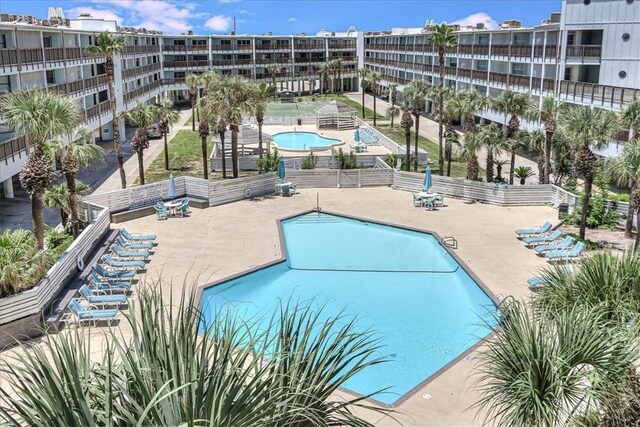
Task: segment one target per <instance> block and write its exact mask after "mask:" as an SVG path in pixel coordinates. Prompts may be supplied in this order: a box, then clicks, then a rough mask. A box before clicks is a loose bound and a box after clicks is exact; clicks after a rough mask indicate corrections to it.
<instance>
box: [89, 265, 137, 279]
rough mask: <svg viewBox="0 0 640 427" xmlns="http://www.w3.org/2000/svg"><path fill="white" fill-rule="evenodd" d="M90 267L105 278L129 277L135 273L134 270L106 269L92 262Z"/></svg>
mask: <svg viewBox="0 0 640 427" xmlns="http://www.w3.org/2000/svg"><path fill="white" fill-rule="evenodd" d="M91 269H92V270H93V271H95V272H96V273H97V275H98V276H100V277H102V278H103V279H105V280H122V279H129V278H131V277H133V276H135V275H136V271H134V270H115V271H114V270H107V269H106V268H104V267H103V266H101V265H100V264H98V263H95V264H93V265H92V266H91Z"/></svg>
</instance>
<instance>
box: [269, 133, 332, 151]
mask: <svg viewBox="0 0 640 427" xmlns="http://www.w3.org/2000/svg"><path fill="white" fill-rule="evenodd" d="M273 142H274V143H275V144H276V145H277V146H278V148H279V149H282V150H292V151H304V150H309V149H312V148H326V149H329V148H331V147H332V146H334V145H341V144H343V142H342V141H341V140H339V139H334V138H327V137H324V136H322V135H319V134H317V133H315V132H281V133H276V134H275V135H273Z"/></svg>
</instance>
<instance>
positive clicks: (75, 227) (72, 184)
mask: <svg viewBox="0 0 640 427" xmlns="http://www.w3.org/2000/svg"><path fill="white" fill-rule="evenodd" d="M64 177H65V179H66V181H67V189H68V191H69V209H70V210H71V233H72V234H73V238H74V239H75V238H76V237H78V235H79V234H80V227H79V223H78V194H77V193H76V176H75V174H74V173H67V174H65V176H64Z"/></svg>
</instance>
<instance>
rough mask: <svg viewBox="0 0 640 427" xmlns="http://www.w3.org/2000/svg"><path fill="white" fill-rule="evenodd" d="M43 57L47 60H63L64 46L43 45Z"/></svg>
mask: <svg viewBox="0 0 640 427" xmlns="http://www.w3.org/2000/svg"><path fill="white" fill-rule="evenodd" d="M44 58H45V60H46V61H47V62H64V48H62V47H45V48H44Z"/></svg>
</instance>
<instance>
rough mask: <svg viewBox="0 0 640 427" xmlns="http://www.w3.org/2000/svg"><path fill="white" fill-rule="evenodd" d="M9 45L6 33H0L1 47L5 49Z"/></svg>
mask: <svg viewBox="0 0 640 427" xmlns="http://www.w3.org/2000/svg"><path fill="white" fill-rule="evenodd" d="M6 47H7V36H6V35H4V34H0V49H4V48H6Z"/></svg>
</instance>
